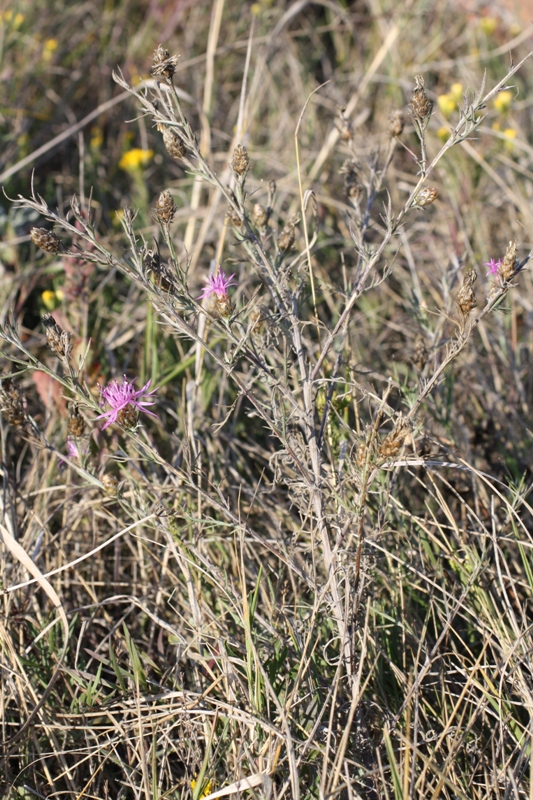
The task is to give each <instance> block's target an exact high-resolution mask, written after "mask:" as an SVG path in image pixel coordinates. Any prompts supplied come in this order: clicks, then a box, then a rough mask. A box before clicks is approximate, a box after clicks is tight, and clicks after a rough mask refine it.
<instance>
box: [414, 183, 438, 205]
mask: <svg viewBox="0 0 533 800" xmlns="http://www.w3.org/2000/svg"><path fill="white" fill-rule="evenodd" d="M438 196H439V192H438V190H437V189H435V187H434V186H428V188H427V189H422V191H420V192H418V194H417V196H416V198H415V205H416V206H418V207H419V208H423V207H424V206H430V205H431V203H433V202H434V201H435V200H436V199H437V197H438Z"/></svg>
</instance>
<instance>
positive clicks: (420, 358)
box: [411, 333, 429, 370]
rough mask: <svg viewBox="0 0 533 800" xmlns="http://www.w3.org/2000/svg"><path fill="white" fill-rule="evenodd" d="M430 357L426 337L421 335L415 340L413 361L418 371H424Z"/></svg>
mask: <svg viewBox="0 0 533 800" xmlns="http://www.w3.org/2000/svg"><path fill="white" fill-rule="evenodd" d="M428 357H429V351H428V349H427V347H426V340H425V338H424V336H423V335H422V334H421V333H419V334H417V336H416V339H415V343H414V346H413V353H412V356H411V361H412V362H413V364H414V365H415V367H416V368H417V369H419V370H422V369H424V367H425V365H426V364H427V360H428Z"/></svg>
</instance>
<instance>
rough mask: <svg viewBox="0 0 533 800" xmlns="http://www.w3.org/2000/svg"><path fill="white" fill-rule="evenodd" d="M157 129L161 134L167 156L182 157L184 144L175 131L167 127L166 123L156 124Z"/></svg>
mask: <svg viewBox="0 0 533 800" xmlns="http://www.w3.org/2000/svg"><path fill="white" fill-rule="evenodd" d="M157 129H158V130H159V131H160V132H161V133H162V135H163V144H164V145H165V149H166V151H167V153H168V154H169V156H172V158H183V156H184V155H185V145H184V144H183V142H182V141H181V139H180V137H179V136H178V134H177V133H176V131H174V130H173V129H172V128H169V127H168V126H167V125H158V126H157Z"/></svg>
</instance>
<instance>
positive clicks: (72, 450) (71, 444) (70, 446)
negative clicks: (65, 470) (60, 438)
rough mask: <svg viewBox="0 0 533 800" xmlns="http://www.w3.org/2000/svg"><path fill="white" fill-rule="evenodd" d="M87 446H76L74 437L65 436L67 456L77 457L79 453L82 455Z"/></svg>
mask: <svg viewBox="0 0 533 800" xmlns="http://www.w3.org/2000/svg"><path fill="white" fill-rule="evenodd" d="M86 450H87V448H85V447H78V445H77V444H76V442H75V441H74V439H71V438H70V436H69V437H68V438H67V456H68V457H69V458H79V457H80V456H81V455H84V454H85V452H86Z"/></svg>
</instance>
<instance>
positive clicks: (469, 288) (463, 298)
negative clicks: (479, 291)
mask: <svg viewBox="0 0 533 800" xmlns="http://www.w3.org/2000/svg"><path fill="white" fill-rule="evenodd" d="M476 280H477V274H476V271H475V270H474V269H469V270H468V272H467V273H466V275H465V277H464V281H463V285H462V286H461V288H460V289H459V291H458V293H457V300H456V302H457V305H458V306H459V310H460V312H461V314H462V315H463V317H464V318H466V317H467V316H468V315H469V314H470V312H471V311H472V309H473V308H475V307H476V305H477V300H476V293H475V292H474V289H473V286H474V283H475V282H476Z"/></svg>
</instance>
